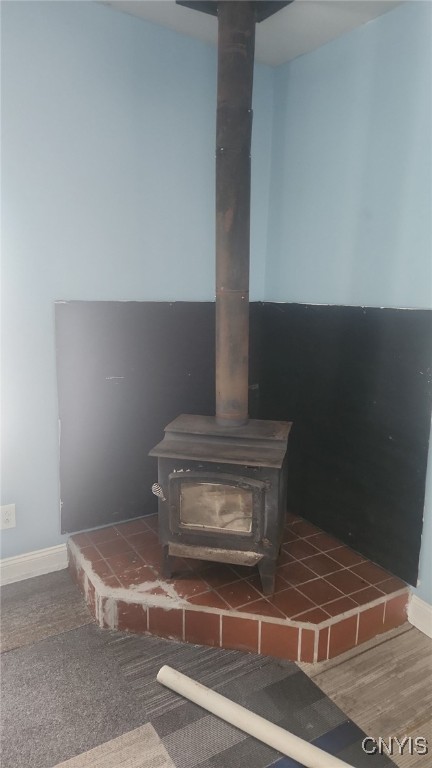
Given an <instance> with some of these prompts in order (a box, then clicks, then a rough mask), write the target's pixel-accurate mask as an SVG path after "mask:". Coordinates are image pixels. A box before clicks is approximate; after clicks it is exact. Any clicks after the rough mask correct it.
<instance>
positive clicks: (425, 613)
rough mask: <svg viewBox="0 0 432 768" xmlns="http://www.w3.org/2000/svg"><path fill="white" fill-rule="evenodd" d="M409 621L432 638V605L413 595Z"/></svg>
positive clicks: (410, 602)
mask: <svg viewBox="0 0 432 768" xmlns="http://www.w3.org/2000/svg"><path fill="white" fill-rule="evenodd" d="M408 621H409V622H410V624H412V625H413V627H416V629H419V630H420V632H423V634H425V635H427V636H428V637H430V638H432V605H429V603H427V602H426V601H425V600H422V599H421V597H417V595H411V598H410V601H409V604H408Z"/></svg>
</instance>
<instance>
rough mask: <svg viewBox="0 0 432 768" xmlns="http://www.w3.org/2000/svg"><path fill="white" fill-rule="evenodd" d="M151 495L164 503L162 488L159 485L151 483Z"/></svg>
mask: <svg viewBox="0 0 432 768" xmlns="http://www.w3.org/2000/svg"><path fill="white" fill-rule="evenodd" d="M151 489H152V493H154V495H155V496H157V497H158V499H160V500H161V501H166V498H165V494H164V492H163V489H162V487H161V486H160V485H159V483H153V485H152V487H151Z"/></svg>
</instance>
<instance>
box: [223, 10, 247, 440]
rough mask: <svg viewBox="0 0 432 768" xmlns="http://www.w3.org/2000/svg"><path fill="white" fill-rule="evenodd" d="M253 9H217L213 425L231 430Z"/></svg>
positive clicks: (241, 362) (236, 392) (240, 356)
mask: <svg viewBox="0 0 432 768" xmlns="http://www.w3.org/2000/svg"><path fill="white" fill-rule="evenodd" d="M254 6H255V3H253V2H248V1H247V0H246V1H245V0H243V1H242V2H230V1H229V0H225V1H224V2H219V3H218V6H217V8H218V27H219V31H218V83H217V122H216V422H217V423H218V424H220V425H222V426H232V427H238V426H241V425H242V424H245V423H246V422H247V421H248V368H249V240H250V232H249V230H250V183H251V181H250V180H251V159H250V148H251V135H252V85H253V66H254V49H255V7H254Z"/></svg>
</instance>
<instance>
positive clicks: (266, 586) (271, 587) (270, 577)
mask: <svg viewBox="0 0 432 768" xmlns="http://www.w3.org/2000/svg"><path fill="white" fill-rule="evenodd" d="M276 564H277V563H276V560H272V559H270V558H269V557H264V558H263V559H262V560H260V562H259V563H258V571H259V575H260V578H261V584H262V588H263V592H264V594H265V595H273V593H274V591H275V578H276Z"/></svg>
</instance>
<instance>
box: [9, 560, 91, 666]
mask: <svg viewBox="0 0 432 768" xmlns="http://www.w3.org/2000/svg"><path fill="white" fill-rule="evenodd" d="M0 601H1V615H2V622H1V628H0V644H1V650H2V651H9V650H12V649H13V648H21V647H22V646H24V645H31V644H32V643H36V642H38V641H39V640H43V639H45V638H46V637H51V636H53V635H58V634H60V633H61V632H66V631H68V630H69V629H75V628H76V627H81V626H83V625H84V624H90V623H91V622H92V617H91V615H90V613H89V611H88V610H87V607H86V604H85V602H84V600H83V599H82V595H81V593H80V592H79V590H78V588H77V587H76V586H75V584H74V583H73V582H72V580H71V578H70V576H69V573H68V571H66V570H64V571H56V572H55V573H47V574H45V575H44V576H37V577H36V578H34V579H26V580H25V581H18V582H17V583H16V584H7V585H6V586H4V587H2V588H1V590H0Z"/></svg>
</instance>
